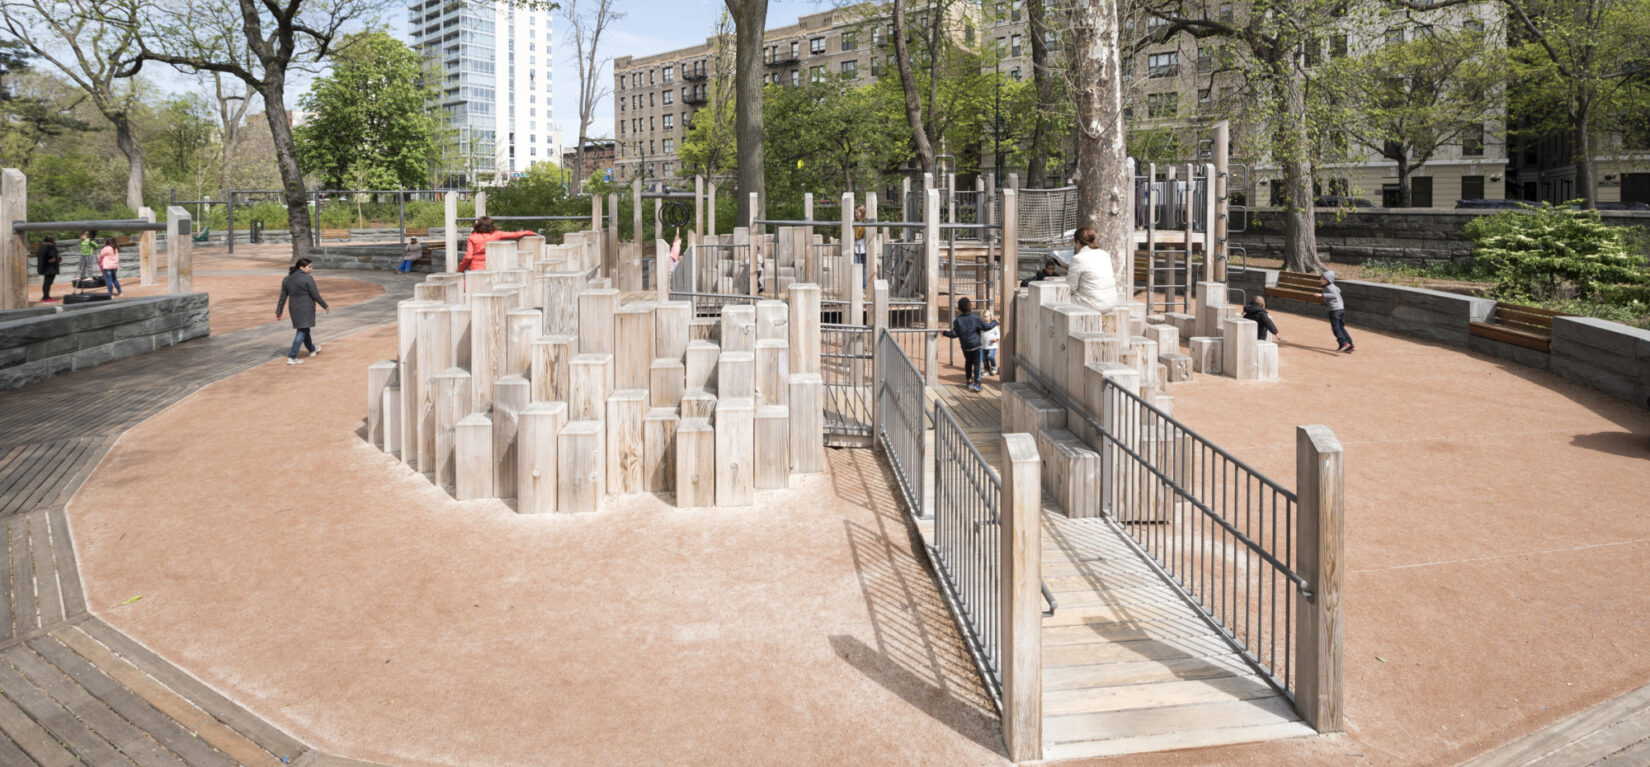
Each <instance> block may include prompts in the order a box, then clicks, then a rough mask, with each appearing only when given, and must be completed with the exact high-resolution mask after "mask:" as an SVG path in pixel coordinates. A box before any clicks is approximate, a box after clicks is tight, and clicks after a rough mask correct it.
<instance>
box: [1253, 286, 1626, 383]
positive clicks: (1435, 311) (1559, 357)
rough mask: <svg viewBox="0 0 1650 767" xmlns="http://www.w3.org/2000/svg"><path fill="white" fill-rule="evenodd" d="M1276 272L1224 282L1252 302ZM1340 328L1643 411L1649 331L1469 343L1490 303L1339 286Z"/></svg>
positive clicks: (1589, 323)
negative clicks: (1544, 378)
mask: <svg viewBox="0 0 1650 767" xmlns="http://www.w3.org/2000/svg"><path fill="white" fill-rule="evenodd" d="M1277 279H1278V272H1277V270H1275V269H1250V270H1248V271H1247V272H1242V273H1236V274H1232V275H1231V276H1230V281H1229V283H1228V284H1229V285H1230V286H1232V287H1234V288H1241V289H1242V290H1243V291H1244V293H1245V294H1246V295H1250V296H1252V295H1255V294H1257V293H1259V292H1261V291H1263V290H1265V288H1266V286H1267V285H1276V284H1277ZM1340 285H1341V294H1342V295H1343V296H1345V297H1346V324H1348V325H1351V326H1353V327H1367V328H1374V329H1376V330H1389V331H1392V332H1395V333H1402V334H1404V335H1408V336H1414V337H1416V338H1421V339H1424V340H1428V341H1436V342H1438V343H1445V344H1449V345H1451V346H1462V347H1466V348H1468V349H1471V350H1472V351H1475V352H1479V353H1481V354H1488V355H1490V356H1492V357H1499V358H1501V359H1504V360H1508V361H1511V362H1516V363H1518V364H1520V365H1525V366H1527V367H1532V368H1536V369H1539V370H1548V371H1551V372H1553V373H1557V374H1558V375H1560V376H1563V377H1565V378H1568V379H1570V380H1572V381H1575V382H1576V383H1579V384H1582V385H1583V386H1586V387H1588V388H1590V389H1593V390H1595V391H1599V392H1603V393H1605V394H1608V395H1610V396H1612V397H1617V398H1620V399H1624V400H1627V401H1628V402H1632V403H1634V404H1636V405H1639V406H1642V407H1647V408H1650V330H1641V329H1639V328H1635V327H1631V326H1628V325H1623V324H1621V323H1619V322H1610V321H1609V320H1601V319H1596V318H1593V317H1557V318H1554V319H1553V340H1552V351H1551V352H1550V353H1542V352H1539V351H1536V350H1534V349H1526V348H1524V347H1522V346H1515V345H1513V344H1508V343H1502V342H1500V341H1495V340H1492V339H1488V338H1482V337H1479V336H1474V335H1472V334H1471V333H1470V332H1468V323H1469V322H1488V321H1489V320H1490V317H1491V316H1493V311H1494V309H1495V301H1494V300H1493V299H1488V298H1475V297H1472V296H1463V295H1458V294H1455V293H1445V292H1442V291H1437V290H1426V289H1423V288H1410V287H1404V286H1402V285H1385V284H1382V283H1375V282H1360V281H1357V280H1346V281H1343V282H1341V283H1340ZM1266 306H1267V308H1268V309H1271V310H1273V311H1282V312H1290V313H1293V314H1309V315H1313V316H1317V317H1321V316H1324V314H1325V311H1324V308H1323V306H1322V305H1320V304H1312V303H1307V302H1305V301H1293V300H1290V299H1287V298H1277V297H1268V298H1267V299H1266Z"/></svg>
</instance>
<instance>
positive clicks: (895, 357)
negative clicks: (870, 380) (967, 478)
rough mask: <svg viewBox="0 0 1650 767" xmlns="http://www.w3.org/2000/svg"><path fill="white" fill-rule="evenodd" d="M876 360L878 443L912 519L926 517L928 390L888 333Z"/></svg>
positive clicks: (881, 339) (882, 337)
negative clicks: (877, 365) (925, 440)
mask: <svg viewBox="0 0 1650 767" xmlns="http://www.w3.org/2000/svg"><path fill="white" fill-rule="evenodd" d="M877 359H878V360H879V363H880V364H879V369H880V371H881V379H880V380H878V381H877V424H876V432H877V433H876V436H877V441H878V442H879V443H881V445H882V449H883V452H884V454H886V455H887V456H888V464H889V465H890V466H892V467H893V469H894V478H895V480H896V481H897V482H898V484H899V489H900V493H901V494H902V495H903V496H904V497H905V505H906V507H907V508H909V509H910V510H911V515H912V516H914V517H926V516H927V512H926V511H925V510H924V508H923V497H922V486H923V471H924V468H925V467H924V464H923V458H924V450H923V434H924V433H925V432H926V431H927V420H928V409H927V408H926V407H925V406H924V405H925V403H926V401H927V386H926V385H925V383H924V382H923V376H922V371H920V370H918V369H917V365H916V363H914V362H912V361H911V357H910V356H909V355H907V354H906V353H905V350H904V349H902V348H900V344H899V341H898V340H896V337H895V336H894V334H893V333H890V332H888V330H887V329H884V330H883V331H882V334H881V335H880V336H878V338H877Z"/></svg>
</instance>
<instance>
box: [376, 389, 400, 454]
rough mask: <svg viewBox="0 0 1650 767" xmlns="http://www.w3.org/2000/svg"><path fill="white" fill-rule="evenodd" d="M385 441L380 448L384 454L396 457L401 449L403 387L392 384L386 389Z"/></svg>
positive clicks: (380, 444)
mask: <svg viewBox="0 0 1650 767" xmlns="http://www.w3.org/2000/svg"><path fill="white" fill-rule="evenodd" d="M382 407H383V413H384V428H383V430H382V431H383V436H384V440H383V441H382V442H380V443H378V447H380V448H382V449H383V450H384V452H386V453H389V454H391V455H394V454H395V453H396V451H398V450H399V449H400V448H401V387H400V386H397V385H395V384H390V385H389V386H386V387H384V398H383V405H382Z"/></svg>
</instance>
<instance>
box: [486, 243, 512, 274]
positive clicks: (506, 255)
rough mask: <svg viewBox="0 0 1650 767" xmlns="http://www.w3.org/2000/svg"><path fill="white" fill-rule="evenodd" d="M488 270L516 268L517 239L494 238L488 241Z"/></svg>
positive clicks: (496, 270) (500, 270)
mask: <svg viewBox="0 0 1650 767" xmlns="http://www.w3.org/2000/svg"><path fill="white" fill-rule="evenodd" d="M486 247H487V271H489V272H502V271H505V270H507V269H514V268H516V256H517V255H518V254H517V252H516V241H515V240H493V241H492V242H489V243H487V245H486Z"/></svg>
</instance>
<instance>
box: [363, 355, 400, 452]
mask: <svg viewBox="0 0 1650 767" xmlns="http://www.w3.org/2000/svg"><path fill="white" fill-rule="evenodd" d="M394 382H395V361H394V360H383V361H381V362H374V363H372V364H371V365H368V366H367V442H368V443H369V444H373V445H382V444H384V390H385V389H386V388H389V387H390V386H391V385H392V384H393V383H394Z"/></svg>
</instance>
